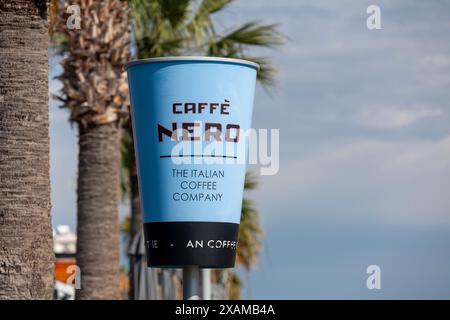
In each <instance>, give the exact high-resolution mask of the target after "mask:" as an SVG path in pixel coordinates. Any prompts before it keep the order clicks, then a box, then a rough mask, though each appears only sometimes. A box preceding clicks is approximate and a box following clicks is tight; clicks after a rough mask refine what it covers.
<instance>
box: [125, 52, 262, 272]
mask: <svg viewBox="0 0 450 320" xmlns="http://www.w3.org/2000/svg"><path fill="white" fill-rule="evenodd" d="M125 68H126V69H127V71H128V82H129V87H130V97H131V116H132V124H133V130H134V141H135V149H136V158H137V162H138V173H139V185H140V195H141V204H142V212H143V215H144V231H145V239H146V247H147V257H148V265H149V266H150V267H183V266H200V267H203V268H229V267H233V266H234V262H235V258H236V249H237V246H238V232H239V222H240V217H241V206H242V197H243V191H244V181H245V169H246V162H247V161H246V158H247V147H248V146H247V139H246V138H245V132H247V131H248V130H249V129H250V127H251V118H252V110H253V98H254V92H255V83H256V73H257V70H258V65H257V64H255V63H253V62H249V61H245V60H240V59H229V58H212V57H166V58H152V59H144V60H136V61H131V62H129V63H128V64H127V65H126V66H125Z"/></svg>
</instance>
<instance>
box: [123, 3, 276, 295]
mask: <svg viewBox="0 0 450 320" xmlns="http://www.w3.org/2000/svg"><path fill="white" fill-rule="evenodd" d="M231 2H232V0H202V1H193V0H179V1H165V0H131V1H130V6H131V18H132V26H133V35H134V43H135V45H136V56H137V58H140V59H143V58H151V57H161V56H168V55H180V54H182V55H209V56H218V57H233V58H243V59H249V60H252V61H255V62H258V63H259V64H260V65H261V70H260V71H259V72H258V80H259V82H260V83H261V84H262V85H264V86H265V87H271V86H273V85H275V78H274V75H275V69H274V68H273V67H272V65H271V63H270V61H269V60H268V59H266V58H264V57H255V56H248V55H247V53H248V49H249V48H251V47H274V46H277V45H280V44H281V43H282V42H283V40H284V37H283V36H282V35H281V34H280V33H279V32H278V31H277V29H276V25H273V24H269V25H265V24H260V23H257V22H248V23H245V24H243V25H240V26H237V27H233V28H230V30H229V31H228V32H226V33H225V34H219V33H218V32H217V31H216V26H215V24H214V20H213V15H214V14H217V13H219V12H220V11H223V10H224V9H225V8H226V7H227V6H228V5H229V4H230V3H231ZM125 128H126V130H127V131H128V135H127V138H126V139H127V141H128V142H129V140H130V138H131V141H132V138H133V136H132V134H133V133H132V130H131V125H130V124H127V126H126V127H125ZM127 146H128V149H129V152H130V154H132V155H134V150H133V143H128V144H127ZM129 160H130V161H127V162H126V163H128V164H129V165H130V167H129V168H128V173H129V177H128V183H129V185H130V187H129V191H130V194H131V201H130V202H131V222H130V224H131V228H130V229H131V234H130V239H133V237H134V235H135V234H136V233H137V232H138V231H139V230H140V228H142V217H141V212H140V206H139V190H138V182H137V170H136V162H135V159H134V158H132V159H129ZM254 186H255V184H254V182H253V180H252V181H248V182H247V183H246V187H247V188H251V187H254ZM242 210H243V211H242V221H241V228H240V240H241V242H240V243H241V245H240V247H239V249H238V253H237V264H238V265H239V264H241V265H243V266H244V267H245V268H247V269H250V267H251V266H253V265H254V264H255V263H256V261H257V256H258V254H259V252H260V248H261V228H260V226H259V220H258V215H257V212H256V211H255V210H254V209H253V207H252V206H251V204H250V202H249V201H248V200H244V202H243V209H242ZM132 264H133V261H132V260H130V270H133V265H132ZM131 276H132V275H131ZM234 277H235V279H236V281H233V283H236V284H237V283H239V281H238V279H237V276H236V275H234ZM235 287H236V286H235ZM234 291H235V292H236V291H238V290H237V289H236V290H234Z"/></svg>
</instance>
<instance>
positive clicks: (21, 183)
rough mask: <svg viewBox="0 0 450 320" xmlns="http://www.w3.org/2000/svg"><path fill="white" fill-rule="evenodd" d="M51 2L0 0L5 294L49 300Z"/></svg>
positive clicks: (0, 240)
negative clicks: (49, 17)
mask: <svg viewBox="0 0 450 320" xmlns="http://www.w3.org/2000/svg"><path fill="white" fill-rule="evenodd" d="M47 28H48V24H47V3H46V1H25V0H23V1H0V61H1V62H0V299H50V298H51V297H52V292H53V270H54V255H53V241H52V227H51V219H50V179H49V136H48V52H47V50H48V33H47V32H48V29H47Z"/></svg>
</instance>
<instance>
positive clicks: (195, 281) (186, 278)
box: [183, 266, 200, 300]
mask: <svg viewBox="0 0 450 320" xmlns="http://www.w3.org/2000/svg"><path fill="white" fill-rule="evenodd" d="M183 299H184V300H200V269H199V267H197V266H187V267H185V268H184V269H183Z"/></svg>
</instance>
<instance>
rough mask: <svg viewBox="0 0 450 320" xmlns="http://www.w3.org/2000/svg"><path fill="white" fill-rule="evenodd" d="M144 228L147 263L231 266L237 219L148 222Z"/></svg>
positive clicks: (237, 226)
mask: <svg viewBox="0 0 450 320" xmlns="http://www.w3.org/2000/svg"><path fill="white" fill-rule="evenodd" d="M144 232H145V240H146V246H145V247H146V250H147V262H148V266H149V267H174V268H180V267H183V266H199V267H200V268H232V267H234V262H235V259H236V249H237V240H238V234H239V224H237V223H226V222H151V223H145V224H144Z"/></svg>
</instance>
